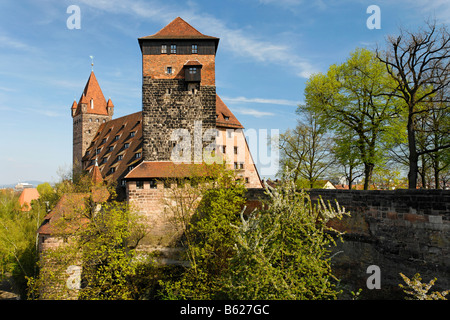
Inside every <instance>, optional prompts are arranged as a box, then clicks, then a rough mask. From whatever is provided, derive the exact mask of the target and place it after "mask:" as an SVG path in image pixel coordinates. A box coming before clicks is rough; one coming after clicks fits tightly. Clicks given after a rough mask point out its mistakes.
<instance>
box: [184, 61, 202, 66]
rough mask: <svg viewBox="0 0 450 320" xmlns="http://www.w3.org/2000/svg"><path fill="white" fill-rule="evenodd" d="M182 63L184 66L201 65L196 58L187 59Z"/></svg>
mask: <svg viewBox="0 0 450 320" xmlns="http://www.w3.org/2000/svg"><path fill="white" fill-rule="evenodd" d="M184 65H185V66H202V64H201V63H200V61H197V60H189V61H188V62H186V63H185V64H184Z"/></svg>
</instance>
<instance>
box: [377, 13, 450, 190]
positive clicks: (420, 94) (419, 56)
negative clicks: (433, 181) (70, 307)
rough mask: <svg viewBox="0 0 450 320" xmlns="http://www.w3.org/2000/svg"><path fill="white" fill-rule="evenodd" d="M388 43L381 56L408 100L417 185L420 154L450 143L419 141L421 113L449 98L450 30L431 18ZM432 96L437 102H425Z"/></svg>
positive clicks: (412, 175) (412, 184)
mask: <svg viewBox="0 0 450 320" xmlns="http://www.w3.org/2000/svg"><path fill="white" fill-rule="evenodd" d="M387 44H388V47H387V49H386V50H385V51H381V50H377V57H378V59H379V60H380V61H382V62H383V63H384V64H385V65H386V69H387V71H388V73H389V74H390V76H391V77H392V78H393V79H394V81H395V83H396V85H397V88H396V90H395V91H394V93H393V94H392V95H395V96H397V97H399V98H400V99H402V100H404V102H405V104H404V110H402V111H404V112H405V116H407V138H408V160H409V161H408V162H409V173H408V187H409V188H410V189H415V188H416V186H417V175H418V162H419V157H420V156H421V155H423V154H428V153H432V152H436V151H438V150H441V149H445V148H449V147H450V144H445V145H439V146H438V147H433V146H432V147H431V148H428V147H425V148H419V147H418V143H417V141H416V128H417V120H418V119H419V117H421V116H422V115H424V114H425V115H426V114H429V113H430V111H431V109H434V108H437V107H439V106H442V105H445V106H446V103H448V102H449V96H448V95H443V94H442V95H439V94H438V93H439V92H442V91H444V89H445V88H447V87H448V85H449V84H450V34H449V32H448V30H447V27H446V26H445V25H443V26H441V27H438V26H437V25H436V22H435V21H431V22H427V23H426V28H422V29H420V30H419V31H417V32H415V33H413V32H410V31H405V30H401V32H400V35H399V36H397V37H395V36H390V37H388V39H387ZM430 98H432V99H433V102H434V103H433V104H429V103H425V102H426V101H427V100H429V99H430ZM446 107H447V106H446Z"/></svg>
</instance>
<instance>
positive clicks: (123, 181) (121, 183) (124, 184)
mask: <svg viewBox="0 0 450 320" xmlns="http://www.w3.org/2000/svg"><path fill="white" fill-rule="evenodd" d="M120 185H121V186H122V187H125V186H126V185H127V181H126V180H125V179H122V180H120Z"/></svg>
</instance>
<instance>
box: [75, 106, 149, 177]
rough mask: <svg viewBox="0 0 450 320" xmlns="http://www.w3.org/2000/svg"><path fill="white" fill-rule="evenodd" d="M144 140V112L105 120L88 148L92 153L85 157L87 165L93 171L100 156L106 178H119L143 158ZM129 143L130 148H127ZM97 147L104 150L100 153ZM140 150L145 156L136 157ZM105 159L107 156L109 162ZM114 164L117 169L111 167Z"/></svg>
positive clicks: (99, 163) (103, 174)
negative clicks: (97, 151)
mask: <svg viewBox="0 0 450 320" xmlns="http://www.w3.org/2000/svg"><path fill="white" fill-rule="evenodd" d="M132 132H133V133H134V134H133V135H132V134H131V133H132ZM116 136H117V137H118V138H117V140H116ZM104 141H105V142H104ZM142 142H143V139H142V112H136V113H132V114H130V115H127V116H124V117H120V118H117V119H114V120H110V121H108V122H106V123H102V124H101V125H100V127H99V129H98V132H97V134H96V136H95V137H94V139H93V141H92V143H91V145H90V146H89V147H88V149H87V151H89V154H86V155H84V157H83V163H84V166H83V167H84V168H85V169H86V170H88V171H90V172H92V170H93V169H94V168H95V161H96V160H97V162H98V169H99V172H100V173H101V175H102V176H103V178H104V179H112V180H115V181H117V180H119V179H120V178H123V175H124V173H126V172H128V167H130V166H136V165H137V164H138V163H139V162H141V161H142ZM126 143H127V144H128V148H125V144H126ZM97 149H99V150H100V152H99V153H98V154H97V153H96V150H97ZM138 153H141V157H139V158H136V154H138ZM103 159H107V160H106V162H103ZM111 168H114V172H111V171H110V170H111ZM96 170H97V169H96Z"/></svg>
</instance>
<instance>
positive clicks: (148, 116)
mask: <svg viewBox="0 0 450 320" xmlns="http://www.w3.org/2000/svg"><path fill="white" fill-rule="evenodd" d="M142 99H143V101H142V104H143V112H142V116H143V139H144V141H143V158H144V161H170V157H171V152H172V148H173V146H174V145H175V142H176V141H171V140H170V138H171V135H172V133H173V131H174V130H176V129H187V130H188V131H189V134H190V138H191V150H192V151H193V152H194V151H195V150H197V149H198V150H199V152H202V150H203V148H204V147H206V146H207V145H208V144H209V143H210V142H203V143H202V142H201V141H202V137H203V133H204V132H205V130H207V129H214V128H215V126H216V122H215V121H216V120H215V119H216V88H215V86H199V88H198V91H196V92H195V93H192V91H188V90H187V88H186V83H185V81H184V80H182V79H181V80H180V79H159V80H155V79H152V78H150V77H143V84H142ZM195 121H201V132H200V134H198V133H197V132H194V128H195ZM196 139H197V140H198V141H200V143H201V144H200V146H201V148H195V140H196ZM193 160H194V156H192V161H193Z"/></svg>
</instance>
